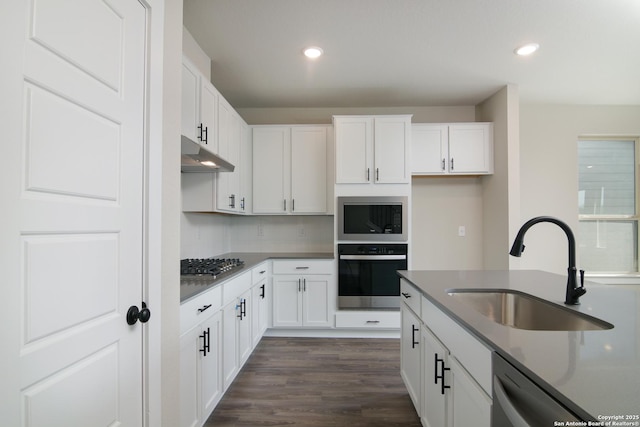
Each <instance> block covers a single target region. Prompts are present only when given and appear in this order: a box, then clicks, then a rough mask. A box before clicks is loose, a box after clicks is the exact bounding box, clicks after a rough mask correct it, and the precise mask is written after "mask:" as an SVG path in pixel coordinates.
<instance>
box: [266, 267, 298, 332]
mask: <svg viewBox="0 0 640 427" xmlns="http://www.w3.org/2000/svg"><path fill="white" fill-rule="evenodd" d="M272 291H273V326H274V327H295V326H302V279H300V277H299V276H273V290H272Z"/></svg>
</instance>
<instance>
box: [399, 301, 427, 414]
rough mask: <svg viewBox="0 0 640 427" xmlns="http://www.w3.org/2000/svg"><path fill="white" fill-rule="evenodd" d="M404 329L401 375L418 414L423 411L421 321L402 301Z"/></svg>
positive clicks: (402, 331) (401, 310)
mask: <svg viewBox="0 0 640 427" xmlns="http://www.w3.org/2000/svg"><path fill="white" fill-rule="evenodd" d="M400 314H401V319H402V320H401V321H402V330H401V336H400V375H401V376H402V379H403V380H404V383H405V384H406V386H407V391H408V392H409V396H411V400H412V401H413V405H414V406H415V408H416V412H417V413H418V415H422V411H421V407H422V406H421V402H422V400H421V394H422V392H421V385H420V384H421V375H420V373H421V372H422V369H421V363H422V359H421V357H420V356H421V352H422V344H421V336H420V334H421V332H420V331H421V329H422V328H421V324H422V323H421V321H420V318H419V317H418V316H417V315H416V314H415V313H414V312H413V311H412V310H411V308H410V307H409V306H408V305H407V304H405V303H402V304H401V307H400Z"/></svg>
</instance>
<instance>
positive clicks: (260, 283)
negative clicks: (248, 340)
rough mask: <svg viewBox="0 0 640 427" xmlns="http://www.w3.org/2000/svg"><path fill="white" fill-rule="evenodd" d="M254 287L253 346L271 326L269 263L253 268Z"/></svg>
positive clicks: (252, 296) (252, 294) (252, 295)
mask: <svg viewBox="0 0 640 427" xmlns="http://www.w3.org/2000/svg"><path fill="white" fill-rule="evenodd" d="M251 274H252V283H253V287H252V288H251V289H252V290H251V298H252V302H253V304H252V306H251V307H252V313H251V335H252V338H253V347H255V346H256V345H258V342H260V339H261V338H262V336H263V335H264V333H265V331H266V330H267V328H268V327H269V313H270V311H269V308H270V306H271V303H270V302H271V297H270V295H271V292H270V286H269V263H268V262H263V263H262V264H260V265H258V266H257V267H254V268H253V269H252V270H251Z"/></svg>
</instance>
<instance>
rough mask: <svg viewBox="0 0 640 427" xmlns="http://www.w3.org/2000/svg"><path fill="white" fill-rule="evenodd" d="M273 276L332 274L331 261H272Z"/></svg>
mask: <svg viewBox="0 0 640 427" xmlns="http://www.w3.org/2000/svg"><path fill="white" fill-rule="evenodd" d="M273 274H333V260H330V259H327V260H324V259H291V260H282V261H280V260H278V261H273Z"/></svg>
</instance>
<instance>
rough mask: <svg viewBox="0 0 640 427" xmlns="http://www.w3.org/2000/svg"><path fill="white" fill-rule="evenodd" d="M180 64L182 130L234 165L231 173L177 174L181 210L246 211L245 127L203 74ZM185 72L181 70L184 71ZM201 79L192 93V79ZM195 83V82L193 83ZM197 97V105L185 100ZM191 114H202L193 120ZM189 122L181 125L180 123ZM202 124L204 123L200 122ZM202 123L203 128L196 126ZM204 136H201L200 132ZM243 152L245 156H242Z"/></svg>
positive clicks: (247, 160) (248, 194)
mask: <svg viewBox="0 0 640 427" xmlns="http://www.w3.org/2000/svg"><path fill="white" fill-rule="evenodd" d="M185 64H187V65H186V66H184V67H183V97H184V98H185V99H183V133H184V132H187V131H188V130H189V129H191V128H193V124H194V123H197V124H196V125H195V126H196V128H197V130H196V131H195V132H193V133H192V134H191V135H187V136H190V137H193V138H194V140H197V141H200V142H201V143H203V144H204V143H206V144H207V148H208V149H209V150H211V151H213V152H215V153H217V154H218V155H219V156H220V157H222V158H223V159H225V160H227V161H228V162H229V163H231V164H232V165H234V166H235V169H234V171H233V172H215V173H183V174H182V176H181V188H182V210H183V211H184V212H225V213H249V212H250V207H251V200H250V198H251V155H250V153H248V149H249V146H250V144H251V142H250V134H249V133H248V130H249V126H248V125H247V124H246V122H245V121H244V120H243V119H242V117H240V115H239V114H238V113H237V112H236V111H235V110H234V109H233V107H232V106H231V105H230V104H229V103H228V102H227V100H226V99H225V98H224V97H223V96H222V95H220V94H219V93H218V92H217V90H216V89H215V87H213V85H211V83H209V82H208V81H206V79H205V78H204V76H198V75H197V74H194V73H197V72H196V71H193V70H191V69H190V68H189V65H188V62H185ZM185 69H186V70H188V71H189V72H185V71H184V70H185ZM194 80H195V81H196V82H201V83H200V86H198V87H201V90H196V93H195V94H192V93H191V92H192V89H191V86H192V85H193V84H194V83H193V81H194ZM195 84H198V83H195ZM192 98H195V99H197V105H198V107H197V108H196V107H193V106H192V105H191V104H190V103H189V102H188V100H191V99H192ZM193 111H195V113H194V114H206V117H207V118H205V117H204V116H203V117H202V118H201V119H199V120H202V121H201V122H200V121H199V120H193V119H191V118H189V117H191V115H192V112H193ZM185 122H186V123H189V124H188V125H184V123H185ZM203 123H204V125H203ZM201 126H204V128H203V129H204V131H202V130H201V129H200V128H199V127H201ZM201 134H202V135H204V136H203V137H202V138H201V137H200V135H201ZM243 154H245V156H243Z"/></svg>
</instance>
